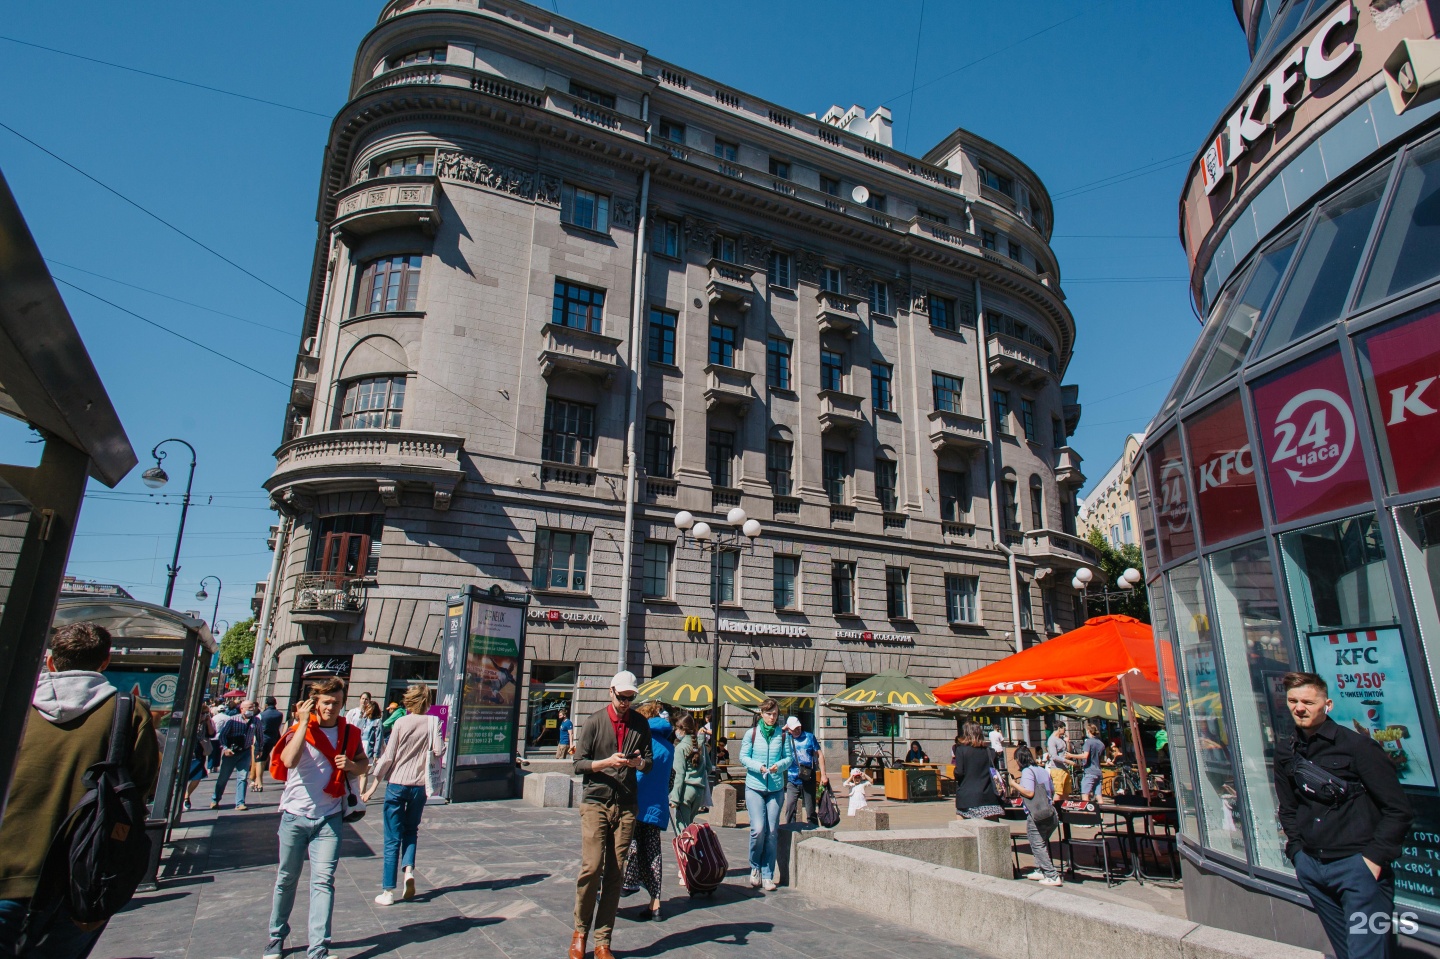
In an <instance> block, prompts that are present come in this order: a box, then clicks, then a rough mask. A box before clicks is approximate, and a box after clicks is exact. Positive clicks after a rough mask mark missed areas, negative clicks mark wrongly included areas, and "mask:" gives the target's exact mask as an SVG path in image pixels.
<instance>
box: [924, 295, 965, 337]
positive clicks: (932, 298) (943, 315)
mask: <svg viewBox="0 0 1440 959" xmlns="http://www.w3.org/2000/svg"><path fill="white" fill-rule="evenodd" d="M926 301H927V303H928V304H929V308H930V325H931V326H933V327H934V328H935V329H937V330H949V331H950V332H951V333H953V332H955V331H956V330H957V329H959V327H958V326H956V325H955V301H954V300H952V299H950V298H948V297H944V296H936V295H935V294H934V293H931V294H930V295H929V296H928V297H926Z"/></svg>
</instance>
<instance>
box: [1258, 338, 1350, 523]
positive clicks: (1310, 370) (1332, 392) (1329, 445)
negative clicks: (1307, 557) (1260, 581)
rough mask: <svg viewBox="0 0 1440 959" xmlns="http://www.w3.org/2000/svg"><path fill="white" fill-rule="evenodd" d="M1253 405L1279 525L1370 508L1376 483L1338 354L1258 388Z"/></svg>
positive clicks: (1293, 369) (1309, 361)
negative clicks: (1368, 473)
mask: <svg viewBox="0 0 1440 959" xmlns="http://www.w3.org/2000/svg"><path fill="white" fill-rule="evenodd" d="M1254 398H1255V419H1256V421H1257V422H1258V424H1259V427H1260V442H1261V445H1262V446H1263V447H1264V455H1265V475H1266V477H1267V478H1268V479H1269V481H1270V497H1271V500H1272V501H1273V503H1274V504H1275V521H1276V522H1278V523H1284V522H1287V521H1289V520H1292V519H1299V518H1301V517H1304V516H1313V515H1315V514H1316V513H1325V512H1329V511H1330V510H1334V509H1341V508H1343V507H1346V506H1353V505H1355V504H1356V503H1364V502H1369V500H1370V481H1369V479H1368V478H1367V476H1366V475H1365V457H1364V455H1363V454H1362V452H1361V450H1360V442H1359V430H1358V429H1357V427H1356V422H1355V411H1354V410H1353V409H1352V408H1351V406H1350V388H1349V386H1348V385H1347V383H1346V381H1345V366H1344V364H1343V362H1342V361H1341V359H1340V351H1339V350H1338V349H1335V348H1331V349H1328V350H1324V351H1323V352H1321V353H1319V354H1318V355H1316V356H1314V357H1312V358H1310V359H1307V360H1304V361H1302V362H1300V363H1297V364H1294V365H1292V366H1288V367H1286V368H1285V369H1284V370H1282V371H1280V372H1279V373H1275V374H1273V375H1271V376H1268V377H1266V378H1265V379H1263V380H1261V381H1259V383H1258V384H1257V385H1256V386H1255V389H1254Z"/></svg>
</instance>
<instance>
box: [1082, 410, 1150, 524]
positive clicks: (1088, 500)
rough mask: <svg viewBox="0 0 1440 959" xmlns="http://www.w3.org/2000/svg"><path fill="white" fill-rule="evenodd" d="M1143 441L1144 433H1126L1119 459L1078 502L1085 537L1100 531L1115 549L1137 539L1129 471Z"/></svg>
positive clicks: (1133, 493)
mask: <svg viewBox="0 0 1440 959" xmlns="http://www.w3.org/2000/svg"><path fill="white" fill-rule="evenodd" d="M1143 442H1145V434H1144V433H1130V434H1128V435H1127V436H1126V437H1125V448H1124V449H1123V450H1122V451H1121V452H1120V458H1119V459H1117V460H1116V461H1115V462H1114V463H1113V464H1112V465H1111V467H1110V468H1109V469H1108V470H1106V471H1105V475H1104V476H1102V477H1100V482H1099V483H1096V484H1095V488H1094V489H1093V490H1091V491H1090V495H1089V496H1087V497H1085V499H1084V500H1083V501H1081V503H1080V532H1081V533H1082V534H1083V535H1085V536H1087V537H1088V536H1089V535H1090V533H1091V531H1093V530H1099V531H1100V535H1101V536H1104V537H1105V539H1106V540H1108V541H1109V543H1110V545H1111V546H1113V547H1115V548H1116V549H1119V548H1120V547H1121V546H1125V545H1128V544H1130V543H1138V542H1140V517H1139V514H1137V513H1136V511H1135V489H1134V485H1133V484H1132V483H1131V481H1130V473H1131V470H1132V468H1133V467H1134V465H1135V457H1136V456H1138V455H1139V453H1140V444H1142V443H1143Z"/></svg>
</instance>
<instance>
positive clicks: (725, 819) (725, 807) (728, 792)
mask: <svg viewBox="0 0 1440 959" xmlns="http://www.w3.org/2000/svg"><path fill="white" fill-rule="evenodd" d="M710 825H711V826H731V827H733V826H734V825H735V787H734V786H732V785H730V784H729V783H722V784H720V785H719V786H716V787H715V788H714V789H712V790H711V791H710Z"/></svg>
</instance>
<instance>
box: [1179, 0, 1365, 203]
mask: <svg viewBox="0 0 1440 959" xmlns="http://www.w3.org/2000/svg"><path fill="white" fill-rule="evenodd" d="M1354 23H1355V8H1354V7H1353V6H1351V5H1350V4H1348V3H1347V4H1345V6H1343V7H1341V8H1340V9H1339V10H1336V11H1335V13H1333V14H1332V15H1331V16H1330V18H1329V19H1328V20H1326V21H1325V22H1324V23H1322V24H1321V25H1320V27H1319V29H1317V30H1316V31H1315V32H1314V33H1313V34H1312V35H1311V37H1310V42H1309V43H1307V44H1305V45H1303V46H1297V47H1295V48H1294V49H1293V50H1291V51H1290V53H1289V55H1288V56H1286V57H1285V59H1283V60H1281V61H1280V62H1279V63H1278V64H1276V66H1275V69H1274V70H1273V71H1272V72H1271V73H1270V75H1269V76H1268V77H1266V78H1265V79H1264V80H1263V81H1262V82H1260V83H1257V84H1256V85H1255V88H1254V89H1253V90H1251V91H1250V95H1249V96H1247V97H1246V98H1245V100H1244V101H1243V102H1242V103H1241V104H1240V106H1239V107H1238V108H1237V109H1236V110H1235V112H1234V113H1232V114H1230V116H1229V117H1228V118H1227V119H1226V121H1225V127H1224V129H1223V130H1221V131H1220V133H1219V134H1218V135H1217V136H1216V137H1215V139H1214V140H1213V141H1212V142H1211V143H1210V146H1209V147H1208V148H1207V149H1206V150H1205V153H1204V155H1203V156H1202V157H1201V159H1200V182H1201V184H1202V185H1203V186H1204V187H1205V192H1206V193H1207V194H1209V193H1213V192H1214V191H1215V188H1216V187H1217V186H1219V185H1220V182H1221V181H1222V180H1224V179H1225V174H1226V173H1228V172H1229V171H1230V168H1231V167H1233V166H1234V165H1235V164H1236V163H1237V162H1239V160H1240V157H1241V156H1242V155H1244V153H1245V151H1246V150H1248V149H1249V148H1250V144H1252V143H1254V142H1255V141H1256V140H1259V139H1260V138H1261V137H1262V136H1264V135H1265V134H1266V133H1268V132H1270V131H1271V130H1272V129H1273V128H1274V127H1275V124H1276V123H1277V122H1279V120H1280V118H1281V117H1283V116H1284V115H1285V114H1286V113H1287V112H1288V111H1289V110H1290V107H1291V105H1292V104H1293V103H1294V102H1295V101H1296V100H1298V99H1300V97H1301V96H1302V95H1303V94H1304V92H1305V81H1306V80H1307V79H1308V80H1309V81H1310V82H1311V83H1312V84H1313V83H1318V82H1319V81H1321V80H1323V79H1325V78H1326V77H1328V76H1330V75H1331V74H1332V73H1334V72H1335V71H1336V70H1339V69H1340V68H1341V67H1343V66H1344V65H1345V64H1346V63H1348V62H1349V61H1350V59H1351V58H1352V57H1354V56H1355V55H1356V54H1358V53H1359V52H1360V47H1359V46H1358V45H1357V44H1356V43H1355V40H1354V36H1355V34H1354V31H1353V30H1350V31H1346V30H1345V29H1344V28H1346V27H1349V26H1351V25H1352V24H1354ZM1347 32H1348V34H1349V37H1350V39H1348V40H1347V39H1345V35H1346V33H1347Z"/></svg>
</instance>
